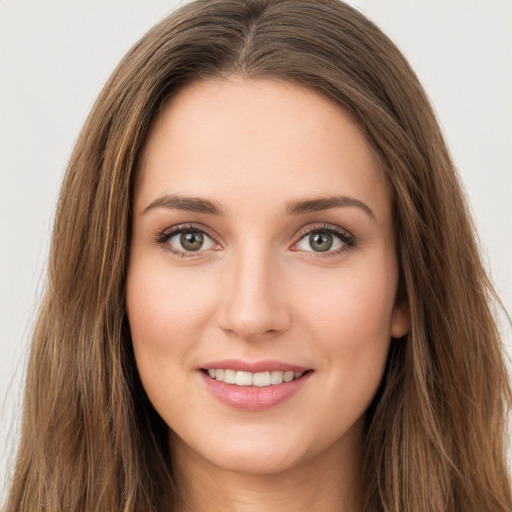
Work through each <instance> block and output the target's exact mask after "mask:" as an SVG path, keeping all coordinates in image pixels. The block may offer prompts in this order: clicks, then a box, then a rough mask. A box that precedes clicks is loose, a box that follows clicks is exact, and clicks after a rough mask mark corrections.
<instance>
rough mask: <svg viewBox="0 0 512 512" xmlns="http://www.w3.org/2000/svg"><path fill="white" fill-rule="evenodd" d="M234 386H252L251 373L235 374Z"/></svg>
mask: <svg viewBox="0 0 512 512" xmlns="http://www.w3.org/2000/svg"><path fill="white" fill-rule="evenodd" d="M235 384H236V385H237V386H252V373H251V372H236V375H235Z"/></svg>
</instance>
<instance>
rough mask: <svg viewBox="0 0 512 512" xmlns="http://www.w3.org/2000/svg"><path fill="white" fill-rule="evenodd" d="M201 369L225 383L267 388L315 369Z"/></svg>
mask: <svg viewBox="0 0 512 512" xmlns="http://www.w3.org/2000/svg"><path fill="white" fill-rule="evenodd" d="M201 371H202V372H203V373H204V374H205V375H208V377H210V378H211V379H214V380H217V381H219V382H224V383H225V384H232V385H235V386H240V387H251V386H252V387H258V388H265V387H269V386H278V385H279V384H283V383H288V382H292V381H294V380H297V379H300V378H301V377H302V376H303V375H305V374H307V373H311V372H312V371H313V370H305V371H299V372H297V371H291V370H283V371H281V370H273V371H263V372H256V373H253V372H248V371H242V370H234V369H229V368H202V369H201Z"/></svg>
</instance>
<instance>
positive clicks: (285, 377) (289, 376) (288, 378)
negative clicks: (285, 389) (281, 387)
mask: <svg viewBox="0 0 512 512" xmlns="http://www.w3.org/2000/svg"><path fill="white" fill-rule="evenodd" d="M294 376H295V374H294V372H284V373H283V380H284V381H285V382H291V381H292V380H293V377H294Z"/></svg>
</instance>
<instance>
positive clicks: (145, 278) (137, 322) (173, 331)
mask: <svg viewBox="0 0 512 512" xmlns="http://www.w3.org/2000/svg"><path fill="white" fill-rule="evenodd" d="M209 295H210V293H209V291H208V289H207V288H205V287H204V286H198V281H197V278H195V277H194V276H193V275H188V274H187V273H183V272H182V273H177V274H176V273H172V275H170V272H169V269H168V268H165V267H159V266H153V267H151V266H149V265H142V264H141V265H133V267H132V268H130V271H129V274H128V282H127V296H126V301H127V309H128V318H129V321H130V329H131V332H132V338H133V340H134V344H136V343H137V342H138V340H144V343H145V344H146V345H154V346H155V348H157V347H158V348H160V349H162V350H164V349H169V348H172V345H173V344H171V343H169V341H170V340H176V339H184V338H185V339H191V335H192V337H193V334H194V331H195V330H198V329H199V327H200V325H201V321H202V320H201V319H202V316H203V312H204V310H205V308H207V305H208V304H209Z"/></svg>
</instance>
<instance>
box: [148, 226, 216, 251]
mask: <svg viewBox="0 0 512 512" xmlns="http://www.w3.org/2000/svg"><path fill="white" fill-rule="evenodd" d="M186 231H198V232H200V233H202V234H203V235H206V236H207V237H208V238H210V239H211V240H212V241H213V243H215V244H216V245H219V246H221V244H220V243H219V242H218V241H217V236H216V235H213V234H212V233H211V230H210V229H209V228H207V227H206V226H203V225H202V224H191V223H185V224H177V225H175V226H171V227H169V228H167V229H165V230H164V231H159V232H158V233H157V234H156V236H155V241H156V242H157V243H158V244H160V245H161V246H162V248H163V249H164V250H166V251H169V252H170V253H172V254H173V255H176V256H179V257H183V258H188V257H196V258H197V257H200V256H202V255H203V253H205V252H207V251H209V250H210V249H206V250H203V251H201V250H198V251H182V250H180V249H177V248H175V247H173V246H171V245H170V244H167V242H168V241H169V240H170V239H171V238H173V237H174V236H176V235H178V234H180V233H183V232H186ZM214 250H217V249H214Z"/></svg>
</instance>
